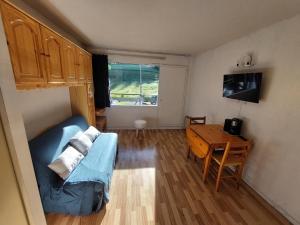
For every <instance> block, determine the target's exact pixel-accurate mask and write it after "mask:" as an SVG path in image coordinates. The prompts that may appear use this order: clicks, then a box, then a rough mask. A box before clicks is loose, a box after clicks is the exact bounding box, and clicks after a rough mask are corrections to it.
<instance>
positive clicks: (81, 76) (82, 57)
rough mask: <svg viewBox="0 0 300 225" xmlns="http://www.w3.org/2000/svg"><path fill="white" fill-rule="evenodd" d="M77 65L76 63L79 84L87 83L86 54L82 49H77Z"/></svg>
mask: <svg viewBox="0 0 300 225" xmlns="http://www.w3.org/2000/svg"><path fill="white" fill-rule="evenodd" d="M76 55H77V63H76V75H77V79H78V82H79V83H84V82H86V69H85V68H86V66H85V65H86V63H85V61H86V52H85V51H83V50H81V49H80V48H76Z"/></svg>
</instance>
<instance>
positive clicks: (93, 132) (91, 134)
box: [83, 126, 101, 142]
mask: <svg viewBox="0 0 300 225" xmlns="http://www.w3.org/2000/svg"><path fill="white" fill-rule="evenodd" d="M83 133H84V134H85V135H86V136H88V138H89V139H90V140H91V141H92V142H94V141H95V140H96V138H97V137H98V136H99V135H100V134H101V133H100V131H99V130H98V129H97V128H95V127H93V126H90V127H89V128H88V129H87V130H86V131H84V132H83Z"/></svg>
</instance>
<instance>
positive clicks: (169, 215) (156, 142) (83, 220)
mask: <svg viewBox="0 0 300 225" xmlns="http://www.w3.org/2000/svg"><path fill="white" fill-rule="evenodd" d="M116 132H117V133H118V134H119V158H118V162H117V165H116V168H115V170H114V173H113V178H112V182H111V187H110V201H109V203H108V204H107V205H106V206H105V207H104V208H103V209H102V210H101V211H100V212H99V213H95V214H92V215H90V216H81V217H80V216H69V215H61V214H48V215H47V216H46V218H47V223H48V225H119V224H122V225H123V224H124V225H146V224H151V225H154V224H156V225H171V224H172V225H173V224H174V225H187V224H188V225H190V224H191V225H192V224H195V225H196V224H199V225H223V224H224V225H235V224H238V225H279V224H281V223H280V222H279V221H278V220H276V219H275V217H274V216H273V215H272V214H270V213H269V211H267V210H266V209H265V208H264V207H263V206H262V205H260V203H259V202H258V201H257V200H256V199H255V198H254V197H253V196H251V195H250V194H249V193H248V192H247V191H246V190H245V189H244V188H243V187H241V188H240V189H239V190H236V188H235V185H234V183H233V182H231V181H230V180H228V181H227V180H226V181H224V182H222V185H221V190H220V192H215V180H214V178H213V176H212V175H210V176H209V178H208V181H207V183H203V181H202V176H201V160H197V161H196V162H195V161H194V160H193V157H192V159H189V160H187V159H186V148H187V147H186V141H185V132H184V130H147V131H146V132H145V133H146V134H145V137H142V136H140V137H139V138H136V137H135V131H133V130H121V131H116Z"/></svg>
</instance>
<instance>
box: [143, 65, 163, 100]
mask: <svg viewBox="0 0 300 225" xmlns="http://www.w3.org/2000/svg"><path fill="white" fill-rule="evenodd" d="M141 76H142V99H143V105H157V99H158V81H159V67H158V66H154V65H141Z"/></svg>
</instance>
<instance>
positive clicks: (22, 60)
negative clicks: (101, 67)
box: [0, 0, 92, 89]
mask: <svg viewBox="0 0 300 225" xmlns="http://www.w3.org/2000/svg"><path fill="white" fill-rule="evenodd" d="M0 4H1V12H2V17H3V18H2V19H3V23H4V27H5V31H6V37H7V40H8V45H9V51H10V55H11V61H12V64H13V70H14V75H15V80H16V85H17V88H20V89H23V88H36V87H46V86H47V84H49V85H50V86H53V85H64V84H66V85H84V84H85V83H86V82H87V80H88V82H92V68H91V65H92V61H91V60H92V58H91V54H90V53H88V52H86V51H85V50H83V49H81V48H80V47H78V46H76V45H75V44H73V43H72V42H71V41H69V40H67V39H66V38H64V37H62V36H61V35H59V34H58V33H56V32H55V31H53V30H51V29H49V28H48V27H47V26H45V25H43V24H41V23H39V22H38V21H37V20H35V19H34V18H32V17H30V16H28V15H26V14H25V13H23V12H22V11H20V10H18V9H17V8H15V7H14V6H12V5H11V4H10V3H8V2H6V1H2V0H0Z"/></svg>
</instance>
